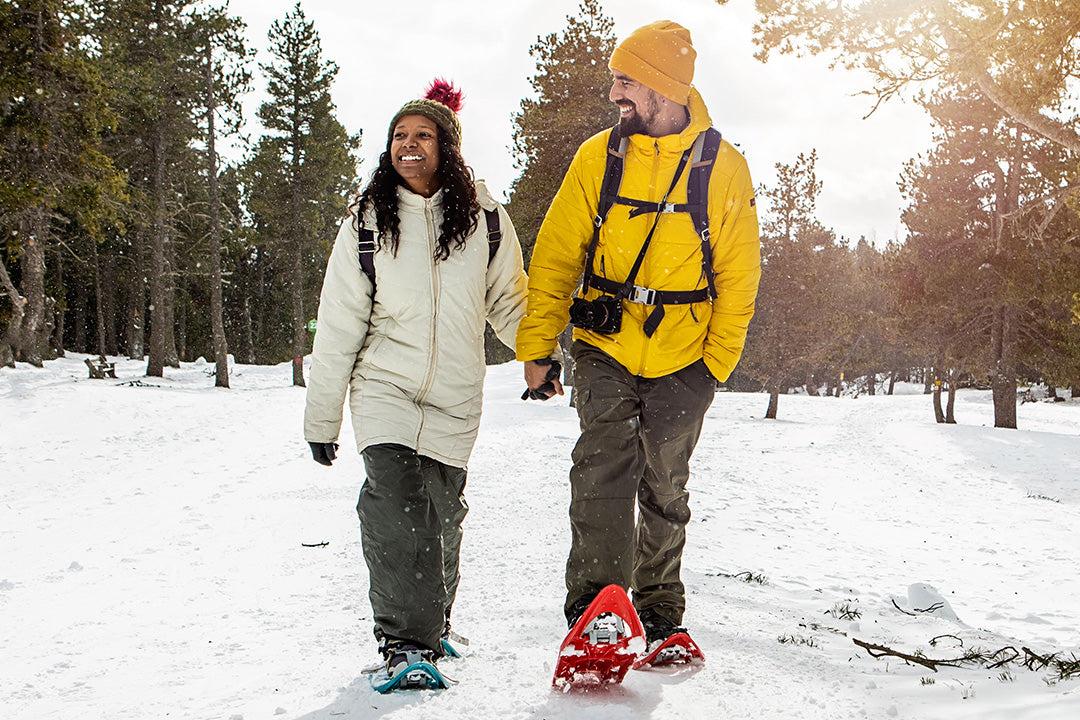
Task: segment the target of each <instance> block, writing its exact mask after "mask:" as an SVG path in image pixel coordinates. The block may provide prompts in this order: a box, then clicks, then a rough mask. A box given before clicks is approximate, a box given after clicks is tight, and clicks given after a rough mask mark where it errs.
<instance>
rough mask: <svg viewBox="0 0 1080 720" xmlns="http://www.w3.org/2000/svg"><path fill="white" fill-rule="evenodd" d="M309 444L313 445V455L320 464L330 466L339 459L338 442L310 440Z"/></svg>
mask: <svg viewBox="0 0 1080 720" xmlns="http://www.w3.org/2000/svg"><path fill="white" fill-rule="evenodd" d="M308 445H310V446H311V457H313V458H315V462H317V463H319V464H320V465H325V466H327V467H330V465H332V464H333V462H334V460H336V459H337V449H338V444H337V443H332V442H328V443H324V442H309V443H308Z"/></svg>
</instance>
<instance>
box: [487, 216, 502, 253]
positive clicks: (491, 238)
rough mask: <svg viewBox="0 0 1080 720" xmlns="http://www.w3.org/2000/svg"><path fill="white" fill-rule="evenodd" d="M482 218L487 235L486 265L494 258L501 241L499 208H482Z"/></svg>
mask: <svg viewBox="0 0 1080 720" xmlns="http://www.w3.org/2000/svg"><path fill="white" fill-rule="evenodd" d="M484 219H485V220H487V237H488V265H490V264H491V261H492V260H494V259H495V253H497V252H499V243H500V242H502V227H500V224H499V208H495V209H494V210H486V209H485V210H484Z"/></svg>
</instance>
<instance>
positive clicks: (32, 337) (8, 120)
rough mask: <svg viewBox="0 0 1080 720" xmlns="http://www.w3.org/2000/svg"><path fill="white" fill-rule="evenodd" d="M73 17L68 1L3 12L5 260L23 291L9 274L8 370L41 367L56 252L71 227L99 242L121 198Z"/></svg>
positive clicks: (0, 121) (101, 96)
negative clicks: (19, 362) (14, 265)
mask: <svg viewBox="0 0 1080 720" xmlns="http://www.w3.org/2000/svg"><path fill="white" fill-rule="evenodd" d="M74 9H75V8H74V7H73V6H72V5H71V4H70V3H66V2H62V1H61V0H24V1H19V2H8V3H4V4H3V5H0V66H2V67H3V68H4V73H3V75H2V76H0V228H2V229H3V230H4V233H3V235H4V238H5V240H4V242H3V244H2V247H0V261H2V257H3V256H4V255H7V257H8V258H9V259H13V260H17V261H18V267H19V270H20V279H21V284H22V288H23V290H22V293H21V294H20V293H18V292H17V291H16V289H15V286H14V283H13V282H12V279H11V278H10V276H9V274H8V272H7V270H6V268H4V269H3V273H2V274H3V279H4V281H5V282H4V283H3V285H4V288H5V290H6V292H7V294H8V296H9V297H10V299H11V302H12V310H11V314H10V318H9V324H8V327H7V328H6V330H5V332H4V333H3V339H2V340H0V345H3V346H6V347H7V348H8V349H7V350H4V349H3V347H0V363H4V364H8V363H9V361H13V359H14V356H15V355H16V354H18V355H19V356H20V357H21V359H23V360H26V361H27V362H30V363H33V364H35V365H38V366H40V365H41V363H42V360H43V358H45V357H46V356H47V353H48V340H49V336H50V334H51V332H50V328H51V325H52V324H53V318H52V312H51V308H53V307H55V305H56V298H55V297H51V296H49V295H47V293H46V270H47V264H46V258H47V257H48V255H49V249H50V248H51V247H53V246H54V243H55V242H56V240H57V238H58V233H59V232H60V228H61V226H62V225H65V224H66V225H69V226H78V227H80V228H81V232H83V233H85V234H87V235H88V236H89V237H90V238H91V239H92V240H93V241H94V242H96V241H97V239H98V238H99V237H100V229H101V222H102V221H103V219H104V218H105V217H106V216H107V215H108V207H107V205H108V202H107V201H108V198H110V197H115V196H117V195H119V194H120V192H121V189H120V183H119V178H118V176H117V174H116V172H115V170H114V169H113V167H112V165H111V163H110V162H109V159H108V158H107V157H106V156H105V155H104V154H103V153H102V152H101V149H100V135H101V132H102V131H103V130H104V129H105V128H106V127H107V126H108V125H109V124H110V123H111V122H112V121H113V116H112V115H111V113H110V110H109V108H108V105H107V92H106V90H105V88H104V86H103V85H102V82H101V79H100V78H99V76H98V74H97V73H96V72H95V69H94V67H93V66H92V65H91V63H90V62H89V60H88V58H87V57H86V55H85V53H84V51H83V50H82V49H81V47H80V45H79V42H78V36H77V35H76V34H75V32H74V31H73V29H72V27H71V25H72V23H71V22H70V21H71V17H72V11H73V10H74ZM53 256H54V257H59V255H57V254H56V253H53ZM61 289H62V288H61ZM23 298H25V301H24V300H23Z"/></svg>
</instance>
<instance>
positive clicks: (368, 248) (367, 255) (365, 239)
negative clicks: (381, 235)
mask: <svg viewBox="0 0 1080 720" xmlns="http://www.w3.org/2000/svg"><path fill="white" fill-rule="evenodd" d="M358 234H359V235H360V241H359V243H358V249H359V251H360V269H361V270H363V271H364V274H365V275H367V276H368V280H370V281H371V291H372V294H373V295H374V294H375V231H374V230H369V229H367V228H365V227H362V228H360V231H359V233H358Z"/></svg>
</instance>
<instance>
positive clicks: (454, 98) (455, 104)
mask: <svg viewBox="0 0 1080 720" xmlns="http://www.w3.org/2000/svg"><path fill="white" fill-rule="evenodd" d="M424 97H425V98H427V99H428V100H434V101H435V102H441V103H442V104H443V105H445V106H446V107H448V108H450V109H451V110H453V111H454V112H455V113H457V111H458V110H460V109H461V101H462V99H463V98H464V95H462V93H461V91H460V90H458V89H457V88H456V87H454V85H453V84H452V83H450V82H447V81H446V80H443V79H442V78H435V79H434V80H432V81H431V85H430V86H429V87H428V89H427V93H426V94H425V95H424Z"/></svg>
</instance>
